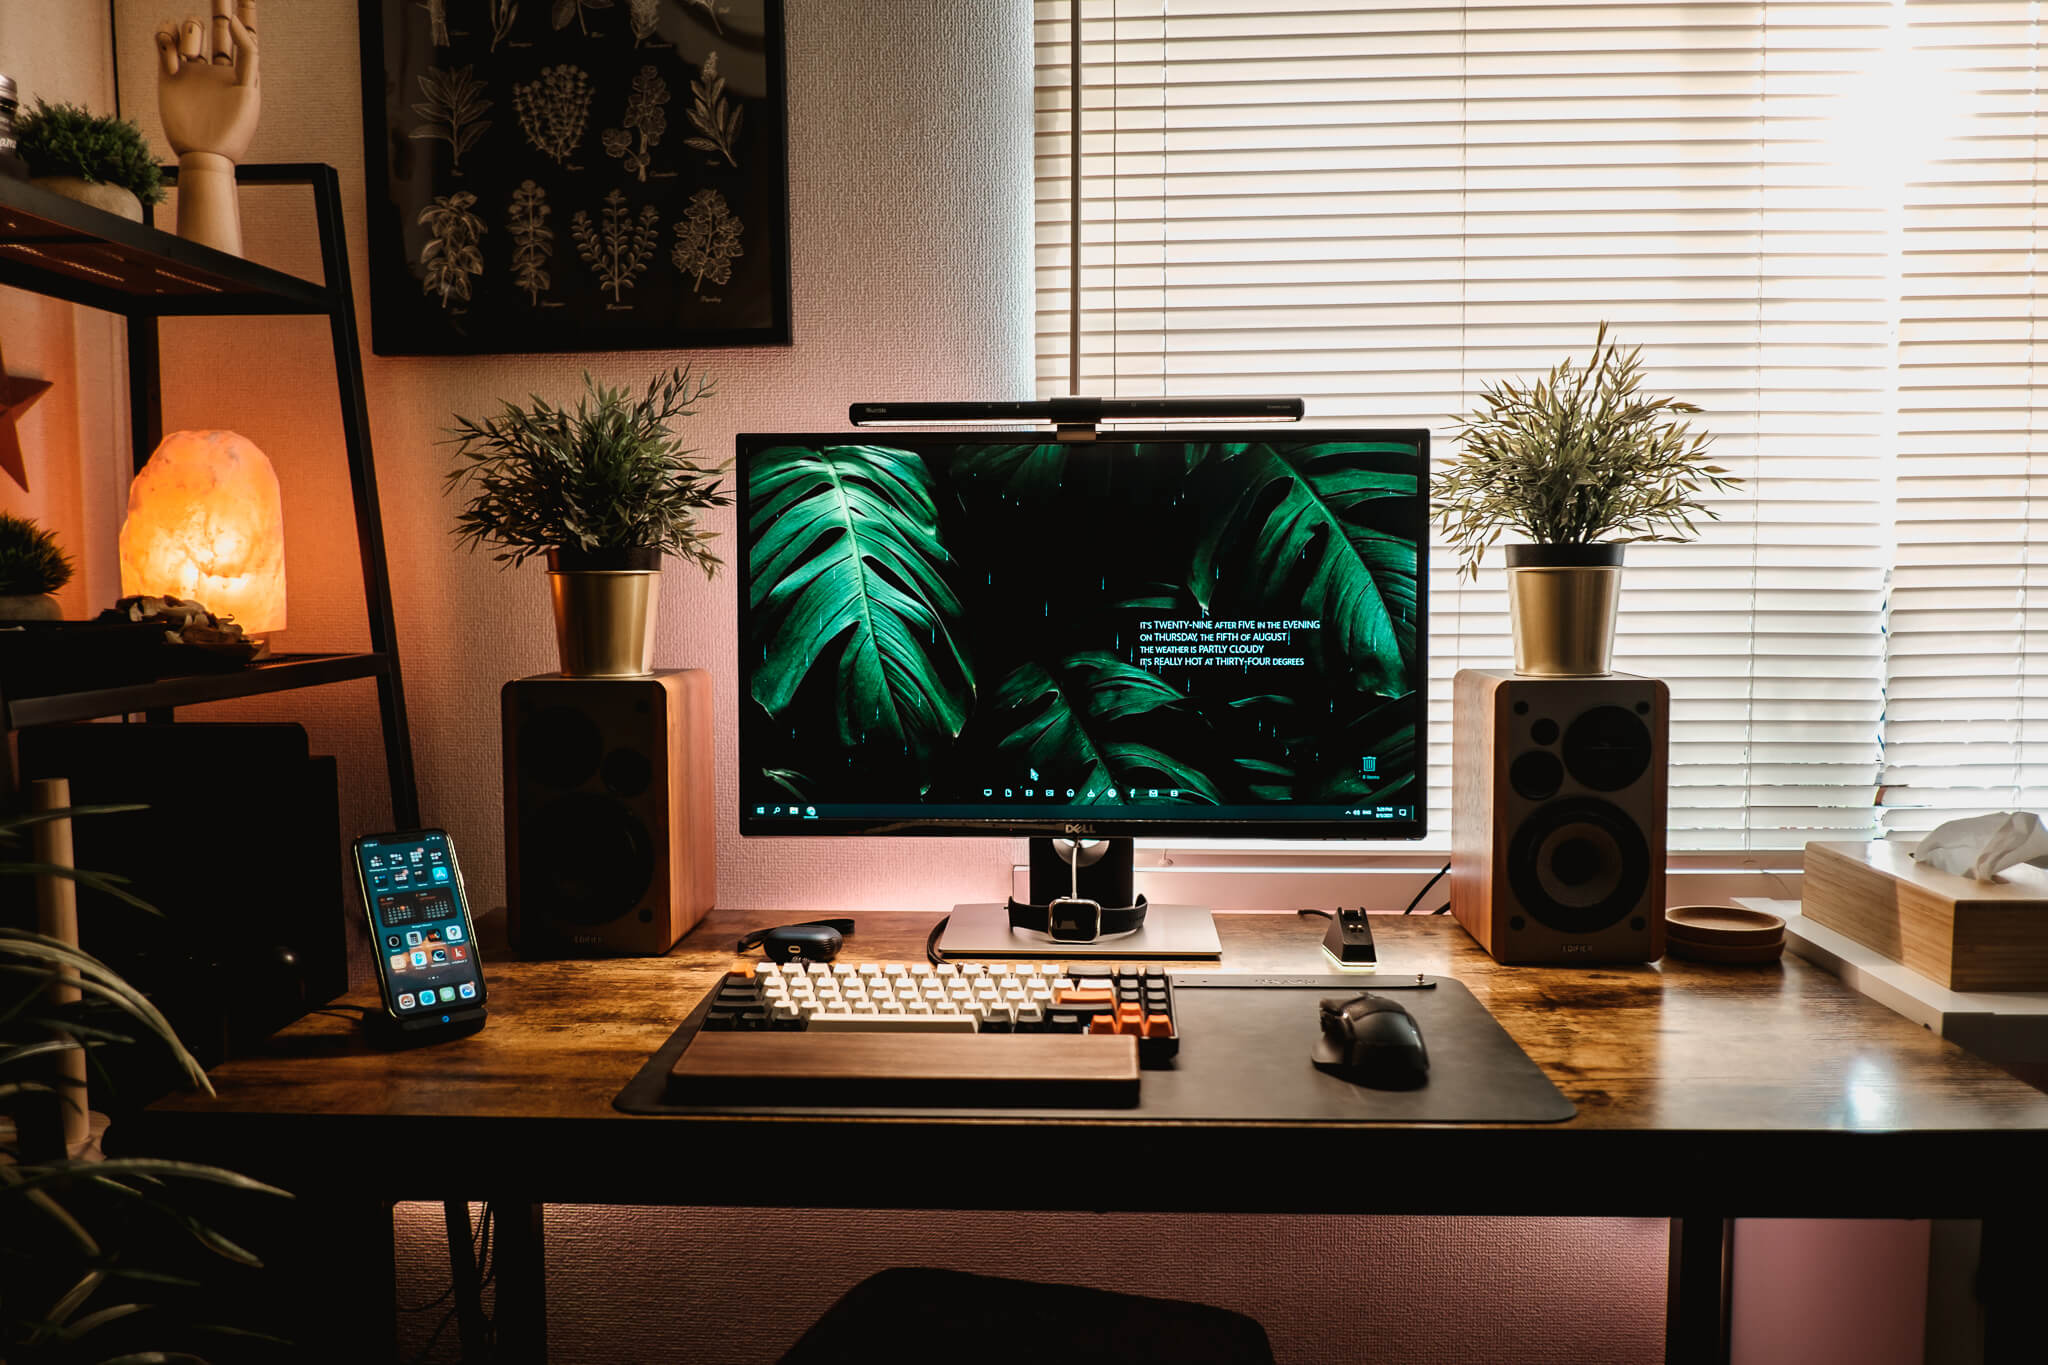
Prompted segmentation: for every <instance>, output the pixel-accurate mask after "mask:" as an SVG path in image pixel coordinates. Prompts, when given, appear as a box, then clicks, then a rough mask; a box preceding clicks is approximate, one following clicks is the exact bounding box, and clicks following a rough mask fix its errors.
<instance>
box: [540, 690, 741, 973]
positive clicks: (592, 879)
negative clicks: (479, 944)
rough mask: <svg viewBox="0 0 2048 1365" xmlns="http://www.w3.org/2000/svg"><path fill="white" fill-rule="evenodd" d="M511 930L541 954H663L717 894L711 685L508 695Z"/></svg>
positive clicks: (698, 917)
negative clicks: (713, 815) (713, 811)
mask: <svg viewBox="0 0 2048 1365" xmlns="http://www.w3.org/2000/svg"><path fill="white" fill-rule="evenodd" d="M500 703H501V707H502V710H503V714H504V726H505V864H506V865H505V886H506V901H507V905H506V923H507V928H508V929H509V931H510V933H511V937H512V943H513V946H514V947H516V948H517V949H518V950H519V951H520V952H522V953H524V954H527V955H529V956H600V955H611V954H635V953H637V954H654V953H665V952H667V951H668V950H669V948H670V947H671V946H672V945H673V944H674V943H675V941H676V940H677V939H679V938H681V937H682V936H683V935H684V934H686V933H688V932H689V931H690V929H691V927H692V926H694V925H695V924H696V923H697V921H698V920H700V919H702V918H703V917H704V915H705V913H706V912H707V911H709V910H710V909H711V904H712V901H713V899H714V898H715V897H716V895H717V890H718V882H717V863H716V853H715V848H716V844H715V837H716V836H715V834H714V832H713V828H712V810H711V803H712V768H711V675H710V674H709V673H708V672H705V671H704V670H703V669H675V670H669V671H666V672H658V673H652V674H649V675H648V676H646V677H644V678H567V677H563V676H562V675H560V674H553V673H551V674H544V675H542V676H540V677H537V678H519V679H516V680H514V681H512V682H508V683H506V684H505V687H504V690H503V692H502V693H501V694H500Z"/></svg>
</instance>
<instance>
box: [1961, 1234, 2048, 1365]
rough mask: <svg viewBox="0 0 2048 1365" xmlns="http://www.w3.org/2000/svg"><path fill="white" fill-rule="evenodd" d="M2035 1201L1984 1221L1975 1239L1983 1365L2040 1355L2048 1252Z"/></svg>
mask: <svg viewBox="0 0 2048 1365" xmlns="http://www.w3.org/2000/svg"><path fill="white" fill-rule="evenodd" d="M2044 1217H2048V1211H2044V1210H2043V1209H2042V1208H2041V1207H2040V1206H2039V1205H2037V1204H2034V1203H2032V1202H2022V1203H2020V1204H2019V1206H2018V1207H2017V1208H2015V1209H2012V1210H2010V1211H2008V1212H2006V1213H2003V1214H2001V1215H1999V1216H1998V1217H1995V1218H1986V1219H1985V1220H1984V1223H1983V1235H1982V1240H1981V1241H1980V1242H1979V1243H1978V1248H1979V1249H1978V1253H1977V1256H1978V1259H1977V1301H1978V1302H1979V1303H1980V1304H1982V1305H1983V1307H1984V1365H2009V1363H2010V1362H2018V1361H2038V1360H2039V1359H2040V1358H2041V1312H2040V1307H2041V1298H2040V1295H2041V1284H2042V1277H2043V1275H2048V1252H2044V1250H2043V1247H2042V1241H2041V1219H2042V1218H2044Z"/></svg>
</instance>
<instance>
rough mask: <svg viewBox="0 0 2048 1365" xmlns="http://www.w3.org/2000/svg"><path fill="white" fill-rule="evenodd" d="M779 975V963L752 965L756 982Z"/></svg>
mask: <svg viewBox="0 0 2048 1365" xmlns="http://www.w3.org/2000/svg"><path fill="white" fill-rule="evenodd" d="M780 975H782V964H781V963H779V962H756V963H755V964H754V979H755V980H756V981H761V980H764V979H766V978H768V977H771V976H780Z"/></svg>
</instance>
